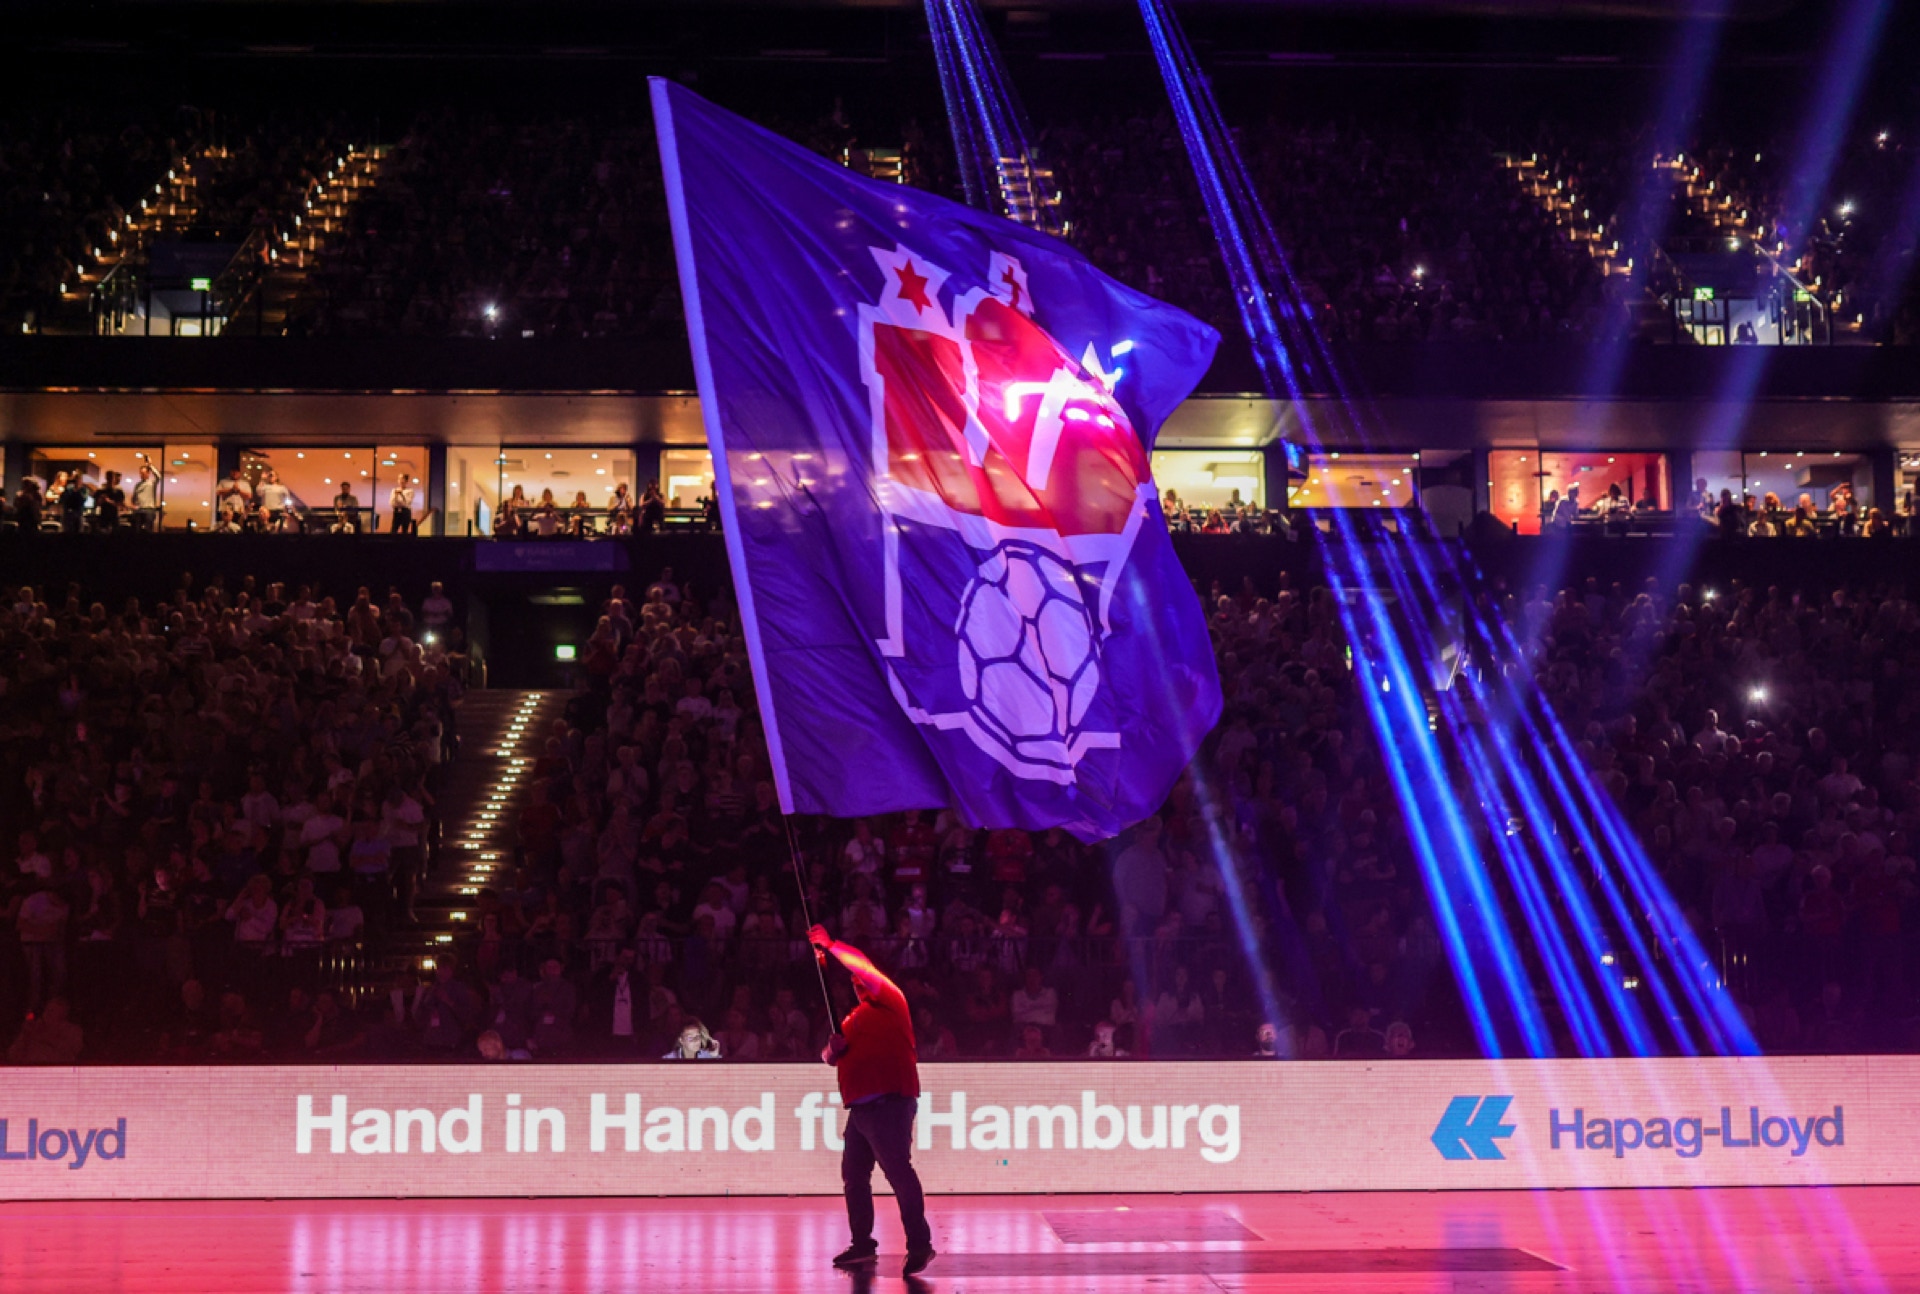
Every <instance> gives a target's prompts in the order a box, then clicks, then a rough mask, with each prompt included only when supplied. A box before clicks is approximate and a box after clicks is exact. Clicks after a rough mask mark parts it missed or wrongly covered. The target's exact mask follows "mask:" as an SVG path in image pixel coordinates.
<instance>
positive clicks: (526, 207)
mask: <svg viewBox="0 0 1920 1294" xmlns="http://www.w3.org/2000/svg"><path fill="white" fill-rule="evenodd" d="M666 219H667V215H666V198H665V194H664V190H663V188H662V185H661V178H660V165H659V161H658V157H657V151H656V145H655V143H654V139H653V131H652V127H651V125H650V124H648V123H647V122H645V121H635V120H627V119H621V118H619V117H614V116H595V117H585V116H557V117H547V118H540V119H535V120H525V121H510V120H504V119H502V118H500V117H498V116H496V115H492V114H487V113H471V112H456V111H453V110H450V109H449V110H444V111H432V112H426V113H423V114H422V115H421V116H420V117H418V118H417V119H416V120H415V121H414V122H413V124H412V125H411V126H410V127H409V128H408V130H407V132H406V135H405V137H404V138H403V139H401V141H400V142H399V144H398V145H397V146H396V147H395V148H394V149H393V151H392V153H391V154H390V155H389V157H388V158H387V160H386V163H385V166H384V167H383V169H382V174H381V182H380V184H379V186H378V187H377V188H376V189H375V190H374V191H373V192H372V193H371V194H369V195H367V196H366V197H364V198H362V199H361V201H360V202H359V203H357V204H356V205H355V208H354V212H353V228H352V230H351V232H350V236H349V237H347V238H346V239H344V240H342V241H341V242H339V243H338V244H336V246H335V247H334V248H333V249H331V250H330V251H329V252H328V253H326V254H325V256H324V257H323V259H322V261H321V263H320V265H319V266H318V267H317V268H316V270H315V272H314V275H313V280H312V285H313V287H314V288H315V290H316V293H317V300H316V304H315V308H314V310H313V311H312V312H311V313H309V314H306V315H304V316H302V317H301V318H300V319H298V320H296V321H294V323H293V327H294V330H295V331H298V332H303V333H306V334H309V335H327V336H342V335H345V336H382V337H385V336H441V337H444V336H455V337H494V336H505V337H555V336H558V337H584V336H605V335H608V334H632V333H637V332H644V331H646V329H647V326H648V324H649V323H650V322H653V321H662V320H664V321H668V322H674V321H677V320H678V319H679V317H680V299H679V294H678V290H677V288H676V287H675V282H676V280H675V275H674V267H673V252H672V247H671V245H670V243H669V240H668V238H667V227H666Z"/></svg>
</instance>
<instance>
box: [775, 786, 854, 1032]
mask: <svg viewBox="0 0 1920 1294" xmlns="http://www.w3.org/2000/svg"><path fill="white" fill-rule="evenodd" d="M780 825H781V826H783V827H785V828H786V829H787V858H788V860H789V861H790V862H792V864H793V881H794V884H795V885H796V886H798V887H799V890H800V919H801V920H802V921H804V922H806V923H807V929H808V930H812V929H813V910H812V908H811V907H810V905H809V904H808V903H807V875H806V873H805V872H804V871H803V870H801V867H800V845H799V842H798V841H797V840H796V839H795V838H794V834H793V819H792V818H791V817H789V816H788V815H787V814H784V813H783V814H781V815H780ZM808 947H809V948H811V947H812V942H811V941H809V942H808ZM813 970H814V973H815V974H816V975H818V976H819V977H820V1000H821V1001H822V1002H824V1003H826V1007H827V1023H828V1024H829V1025H832V1026H833V1031H834V1032H835V1033H836V1034H837V1033H839V1032H840V1019H839V1017H838V1016H836V1015H835V1014H834V1013H833V995H832V994H831V993H829V992H827V964H826V960H825V959H824V958H822V957H821V956H820V955H819V954H818V953H815V954H814V958H813Z"/></svg>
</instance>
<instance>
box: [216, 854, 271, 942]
mask: <svg viewBox="0 0 1920 1294" xmlns="http://www.w3.org/2000/svg"><path fill="white" fill-rule="evenodd" d="M279 917H280V905H279V904H278V903H277V902H275V901H274V897H273V878H272V877H270V876H268V875H267V874H266V873H265V872H256V873H255V874H254V875H253V876H252V877H251V878H249V879H248V881H247V883H246V885H245V887H244V888H242V889H241V891H240V893H239V894H238V895H237V896H236V897H235V898H234V900H233V902H231V903H229V904H228V905H227V910H226V919H227V920H228V921H229V922H230V923H231V924H232V925H233V941H234V942H235V943H237V944H252V945H254V946H255V947H261V946H264V945H265V944H266V943H267V942H268V941H270V940H271V939H272V938H273V935H274V931H275V929H276V927H277V926H278V924H279Z"/></svg>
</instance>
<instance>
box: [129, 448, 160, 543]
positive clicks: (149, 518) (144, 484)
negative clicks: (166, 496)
mask: <svg viewBox="0 0 1920 1294" xmlns="http://www.w3.org/2000/svg"><path fill="white" fill-rule="evenodd" d="M133 528H134V529H135V530H158V529H159V528H160V476H159V474H158V473H156V472H155V471H154V470H153V467H152V465H151V464H148V463H142V464H140V474H139V476H138V477H137V478H136V479H135V480H134V483H133Z"/></svg>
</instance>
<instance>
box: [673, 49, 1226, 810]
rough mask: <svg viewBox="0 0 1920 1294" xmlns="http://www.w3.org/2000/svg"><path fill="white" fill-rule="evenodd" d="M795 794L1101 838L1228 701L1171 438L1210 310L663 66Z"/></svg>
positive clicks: (754, 635)
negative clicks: (1192, 568)
mask: <svg viewBox="0 0 1920 1294" xmlns="http://www.w3.org/2000/svg"><path fill="white" fill-rule="evenodd" d="M654 108H655V114H656V118H657V126H658V130H659V134H660V139H661V158H662V163H663V167H664V170H665V173H666V179H667V191H668V199H669V215H670V216H671V218H672V220H673V225H674V235H675V250H676V254H677V257H678V260H679V266H680V276H681V290H682V295H683V297H684V298H685V302H686V308H687V320H688V331H689V335H690V339H691V341H692V343H693V353H694V367H695V378H696V381H697V383H698V385H699V388H700V396H701V413H702V417H703V420H704V421H705V423H706V428H707V438H708V443H709V445H710V447H711V448H712V450H713V454H714V461H715V473H716V490H717V491H718V494H719V502H720V505H721V517H722V526H723V529H724V530H725V532H726V537H727V544H728V557H729V562H730V565H731V566H732V569H733V574H734V580H735V587H736V592H737V593H738V595H739V600H740V609H741V628H742V632H743V636H744V637H745V640H746V644H747V647H748V653H749V655H750V657H751V658H752V664H753V669H754V678H755V686H756V692H757V696H758V698H759V701H760V712H761V713H760V717H761V722H762V727H763V729H764V731H765V733H766V737H767V745H768V753H769V755H770V757H771V760H772V764H773V776H774V781H775V785H776V788H777V790H778V792H779V795H780V799H781V803H782V806H783V807H784V808H785V809H786V810H787V811H789V812H794V811H799V812H819V813H831V814H838V815H843V816H856V815H864V814H870V813H884V812H889V811H892V810H896V809H905V808H928V807H940V806H952V807H954V808H956V809H957V810H958V811H959V812H960V814H961V815H962V818H963V820H965V821H967V822H969V823H973V824H975V825H981V826H992V827H998V826H1020V827H1027V828H1039V827H1047V826H1056V825H1058V826H1064V827H1066V828H1068V829H1069V830H1071V831H1073V832H1074V833H1075V834H1076V835H1078V836H1080V837H1081V838H1082V839H1088V840H1092V839H1099V838H1103V837H1106V836H1110V835H1113V834H1115V833H1116V832H1118V831H1120V830H1122V829H1124V828H1125V827H1126V826H1128V825H1130V824H1131V823H1133V822H1135V821H1138V820H1139V819H1140V818H1142V817H1144V816H1146V815H1147V814H1148V813H1151V812H1153V811H1154V810H1155V809H1157V808H1158V807H1159V804H1160V802H1161V801H1162V800H1163V799H1164V797H1165V795H1166V793H1167V791H1168V789H1169V788H1170V787H1171V785H1172V783H1173V781H1174V779H1175V778H1177V777H1178V776H1179V774H1180V772H1181V771H1182V769H1184V768H1185V766H1186V764H1187V762H1188V761H1189V760H1190V759H1191V758H1192V757H1193V754H1194V752H1195V751H1196V750H1197V749H1198V746H1199V743H1200V740H1201V738H1202V737H1204V736H1205V734H1206V732H1207V731H1208V729H1209V728H1211V726H1212V725H1213V723H1214V721H1215V719H1216V718H1217V717H1218V714H1219V708H1220V692H1219V683H1218V679H1217V676H1216V674H1215V670H1214V663H1213V655H1212V649H1211V645H1210V643H1209V641H1208V637H1207V631H1206V622H1205V618H1204V615H1203V614H1202V612H1201V609H1200V606H1199V601H1198V599H1197V598H1196V597H1195V595H1194V592H1193V589H1192V586H1191V584H1190V583H1189V582H1188V580H1187V577H1186V574H1185V572H1184V571H1183V570H1182V568H1181V566H1180V564H1179V562H1178V560H1177V558H1176V557H1175V554H1174V552H1173V546H1172V541H1171V539H1170V538H1169V536H1168V535H1167V532H1166V524H1165V519H1164V517H1163V516H1162V515H1161V513H1160V508H1159V502H1158V499H1157V497H1156V491H1155V488H1154V484H1153V479H1152V473H1151V470H1150V461H1151V460H1150V450H1151V447H1152V442H1153V434H1154V433H1155V431H1156V430H1157V429H1158V427H1159V425H1160V423H1161V422H1162V421H1163V420H1164V419H1165V418H1166V416H1167V415H1168V414H1169V413H1171V412H1172V411H1173V409H1174V408H1175V407H1176V406H1177V405H1178V404H1179V403H1180V402H1181V401H1182V400H1183V399H1185V398H1186V396H1187V394H1188V393H1189V392H1190V391H1191V390H1192V388H1193V385H1194V383H1195V382H1197V381H1198V380H1199V378H1200V376H1201V374H1202V373H1204V371H1205V369H1206V366H1207V364H1208V363H1209V362H1210V361H1211V358H1212V355H1213V351H1214V348H1215V346H1216V345H1217V343H1218V340H1219V339H1218V335H1217V334H1216V333H1215V332H1214V331H1213V330H1212V329H1210V328H1208V327H1207V326H1206V325H1204V324H1201V323H1199V322H1198V321H1196V320H1194V319H1192V318H1191V317H1190V316H1188V315H1186V314H1184V313H1183V312H1181V311H1179V310H1177V309H1175V308H1173V307H1171V306H1167V305H1165V304H1163V303H1161V302H1158V301H1154V300H1152V299H1151V298H1148V297H1145V296H1143V295H1141V294H1140V293H1138V292H1135V291H1133V290H1132V289H1130V288H1127V287H1125V286H1124V285H1122V284H1119V283H1117V282H1115V281H1113V280H1112V279H1110V278H1108V277H1107V276H1105V275H1104V274H1102V273H1100V272H1099V271H1098V270H1097V269H1095V268H1094V267H1093V266H1092V265H1091V264H1089V263H1088V262H1087V261H1086V259H1085V258H1084V257H1082V256H1081V255H1080V254H1079V253H1078V252H1076V251H1075V250H1074V249H1073V248H1071V247H1070V246H1068V245H1066V244H1065V243H1062V242H1060V241H1058V240H1056V239H1053V238H1049V237H1047V236H1045V235H1042V234H1038V233H1035V232H1034V231H1032V230H1028V229H1024V228H1022V227H1020V226H1018V225H1015V224H1013V223H1011V222H1009V221H1005V220H1000V219H997V218H995V217H991V216H987V215H984V214H982V213H980V212H977V211H973V210H970V209H968V208H966V207H963V206H960V205H958V204H956V203H952V202H949V201H947V200H945V199H942V198H938V197H934V196H931V195H929V194H925V193H920V192H916V191H914V190H912V189H908V188H905V187H903V186H899V185H890V184H883V183H879V182H876V181H873V180H869V179H866V178H863V177H861V176H857V175H854V174H853V173H851V172H850V171H848V170H846V169H845V168H843V167H841V166H839V165H837V164H835V163H833V162H832V161H829V160H827V159H825V158H821V157H819V156H816V155H814V154H812V153H809V152H807V151H806V150H804V149H801V148H799V147H798V146H796V145H793V144H790V143H788V142H787V141H785V140H782V139H780V138H778V137H777V136H774V135H771V134H769V133H768V132H766V131H763V130H761V129H759V128H758V127H755V126H753V125H751V124H749V123H747V122H745V121H742V120H740V119H739V118H737V117H734V116H732V115H730V114H728V113H725V112H723V111H721V110H720V109H717V108H715V107H713V106H712V105H711V104H708V103H706V102H704V101H702V100H701V99H699V98H698V97H697V96H695V95H692V94H691V93H689V92H687V91H685V90H682V89H679V88H678V87H674V86H671V85H667V84H665V83H663V82H658V81H656V82H655V83H654Z"/></svg>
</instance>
